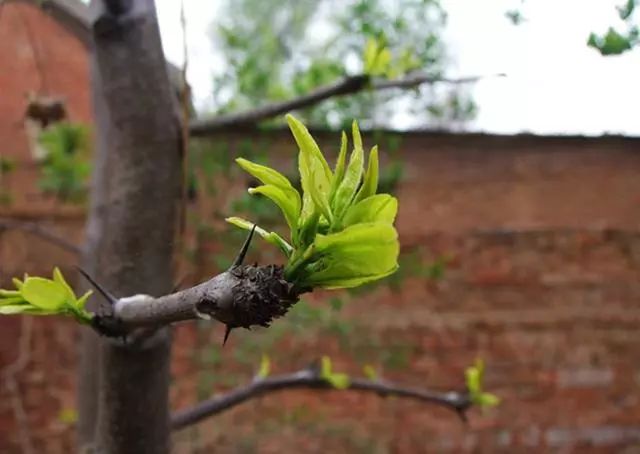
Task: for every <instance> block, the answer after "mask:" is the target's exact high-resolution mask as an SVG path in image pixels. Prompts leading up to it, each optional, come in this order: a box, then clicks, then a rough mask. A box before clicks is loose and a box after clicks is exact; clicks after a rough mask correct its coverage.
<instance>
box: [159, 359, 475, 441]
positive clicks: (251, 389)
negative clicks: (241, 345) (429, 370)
mask: <svg viewBox="0 0 640 454" xmlns="http://www.w3.org/2000/svg"><path fill="white" fill-rule="evenodd" d="M288 389H315V390H335V388H334V387H333V386H332V385H331V384H330V383H329V382H328V381H327V380H326V379H324V378H323V377H322V376H321V375H320V374H319V372H318V370H316V369H315V368H308V369H303V370H301V371H298V372H294V373H291V374H285V375H277V376H273V377H267V378H258V379H256V380H254V381H253V382H251V383H249V384H248V385H245V386H241V387H238V388H236V389H234V390H232V391H230V392H228V393H225V394H222V395H219V396H216V397H213V398H211V399H208V400H205V401H203V402H200V403H199V404H197V405H195V406H193V407H191V408H187V409H185V410H181V411H178V412H176V413H174V414H173V415H172V418H171V428H172V429H173V430H179V429H183V428H185V427H187V426H190V425H192V424H196V423H198V422H200V421H202V420H203V419H206V418H208V417H210V416H213V415H217V414H219V413H222V412H223V411H226V410H228V409H230V408H233V407H235V406H237V405H240V404H241V403H243V402H246V401H248V400H250V399H254V398H256V397H259V396H263V395H265V394H269V393H272V392H276V391H284V390H288ZM347 391H358V392H370V393H373V394H377V395H379V396H382V397H387V396H396V397H406V398H409V399H414V400H418V401H421V402H424V403H429V404H434V405H439V406H441V407H444V408H447V409H449V410H452V411H454V412H456V413H457V414H458V415H459V416H460V417H462V418H463V419H464V414H465V412H466V410H468V409H469V407H471V401H470V399H469V396H468V394H467V393H466V392H457V391H450V392H439V391H430V390H427V389H420V388H411V387H406V386H401V385H397V384H394V383H388V382H385V381H374V380H368V379H365V378H351V379H350V381H349V386H348V388H346V389H345V390H343V392H347Z"/></svg>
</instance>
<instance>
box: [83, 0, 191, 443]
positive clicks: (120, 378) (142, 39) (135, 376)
mask: <svg viewBox="0 0 640 454" xmlns="http://www.w3.org/2000/svg"><path fill="white" fill-rule="evenodd" d="M126 3H128V2H126ZM91 9H92V13H93V22H92V32H93V38H94V56H93V58H94V65H95V70H96V74H95V75H96V77H95V78H94V83H93V90H94V100H96V101H97V104H96V128H97V138H98V146H97V149H96V153H97V156H96V160H97V165H96V168H95V174H96V175H95V176H94V184H96V186H97V187H96V188H94V196H95V195H98V197H96V199H94V200H92V203H93V206H92V209H91V212H90V219H89V223H88V236H89V244H90V245H91V246H90V247H89V248H88V249H87V260H86V261H85V266H87V269H88V270H89V271H90V272H91V273H92V274H93V275H94V276H98V277H99V279H100V281H101V282H103V283H104V284H105V286H106V287H107V288H108V289H109V290H110V291H111V292H112V293H113V294H115V295H118V296H125V295H132V294H136V293H145V294H149V295H162V294H166V293H167V292H168V291H169V290H170V288H171V282H172V270H171V263H172V252H173V240H174V232H175V226H176V215H177V205H178V203H179V195H180V189H179V188H180V181H181V170H180V169H181V163H180V154H181V153H180V144H181V139H180V132H179V131H180V129H179V122H178V117H177V116H176V110H175V108H176V106H175V104H174V98H173V93H172V91H171V88H170V84H169V78H168V75H167V72H166V65H165V59H164V56H163V53H162V47H161V43H160V34H159V30H158V23H157V18H156V11H155V6H154V3H153V0H135V1H133V2H131V6H130V8H127V9H125V10H123V11H120V10H118V11H115V10H113V9H111V10H109V9H107V8H105V4H103V3H102V2H101V1H99V0H93V1H92V3H91ZM110 11H111V12H110ZM116 13H117V15H116ZM96 193H97V194H96ZM103 310H106V309H104V308H103ZM100 343H101V345H100V366H99V367H98V368H97V369H98V370H99V374H100V378H99V387H98V388H99V391H98V399H97V431H96V434H95V436H96V438H95V445H96V448H97V449H98V450H99V452H104V453H146V452H149V453H154V454H155V453H160V454H161V453H165V452H168V451H169V435H168V433H169V430H168V427H169V426H168V424H169V414H168V405H167V404H168V402H167V401H168V367H169V351H170V336H169V333H168V331H167V328H164V329H161V330H159V331H157V332H156V333H155V334H154V335H152V336H149V337H145V338H144V339H142V338H140V339H139V340H138V341H136V342H129V343H127V344H124V343H122V342H120V341H117V340H113V339H111V340H107V339H102V340H101V341H100ZM85 366H87V364H85ZM89 389H91V387H85V389H84V390H83V392H89V391H88V390H89ZM81 401H82V399H81ZM89 407H90V406H89V405H88V406H87V411H89V412H90V408H89ZM81 410H82V405H81ZM82 416H87V417H90V416H91V415H86V414H85V415H82ZM87 423H88V424H87V425H88V426H90V425H91V424H90V423H91V421H87ZM81 425H83V422H81Z"/></svg>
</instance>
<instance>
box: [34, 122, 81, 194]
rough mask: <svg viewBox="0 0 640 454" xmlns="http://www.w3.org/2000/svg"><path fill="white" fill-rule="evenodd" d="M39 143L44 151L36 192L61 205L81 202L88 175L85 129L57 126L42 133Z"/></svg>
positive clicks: (75, 126) (68, 124)
mask: <svg viewBox="0 0 640 454" xmlns="http://www.w3.org/2000/svg"><path fill="white" fill-rule="evenodd" d="M39 141H40V144H41V145H42V147H43V148H44V149H45V150H46V156H45V158H44V161H43V162H42V176H41V178H40V188H41V189H42V190H43V191H44V192H45V193H48V194H53V195H54V196H55V197H57V198H59V199H60V200H61V201H64V202H76V203H77V202H81V201H83V200H84V198H85V196H86V192H87V178H88V177H89V173H90V171H91V166H90V164H89V148H90V147H89V143H90V142H89V131H88V129H87V127H86V126H83V125H80V124H74V123H58V124H55V125H53V126H51V127H49V128H47V129H46V130H45V131H43V132H42V133H41V134H40V137H39Z"/></svg>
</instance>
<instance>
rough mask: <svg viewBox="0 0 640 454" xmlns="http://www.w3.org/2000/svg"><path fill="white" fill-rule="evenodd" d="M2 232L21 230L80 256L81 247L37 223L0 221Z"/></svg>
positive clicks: (10, 220)
mask: <svg viewBox="0 0 640 454" xmlns="http://www.w3.org/2000/svg"><path fill="white" fill-rule="evenodd" d="M2 230H20V231H22V232H26V233H29V234H31V235H34V236H37V237H39V238H42V239H43V240H45V241H47V242H49V243H51V244H55V245H56V246H58V247H60V248H62V249H64V250H66V251H69V252H71V253H73V254H80V252H81V250H80V247H79V246H77V245H76V244H74V243H72V242H71V241H68V240H66V239H65V238H63V237H61V236H60V235H57V234H56V233H53V232H52V231H50V230H49V229H47V228H45V227H43V226H41V225H40V224H37V223H35V222H21V221H14V220H12V219H0V231H2Z"/></svg>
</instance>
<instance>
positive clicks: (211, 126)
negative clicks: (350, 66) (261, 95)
mask: <svg viewBox="0 0 640 454" xmlns="http://www.w3.org/2000/svg"><path fill="white" fill-rule="evenodd" d="M496 76H503V74H497V75H496ZM484 77H486V76H472V77H463V78H460V79H450V78H442V77H433V76H429V75H426V74H422V73H416V74H411V75H408V76H406V77H404V78H401V79H395V80H381V81H376V80H373V79H371V77H370V76H368V75H366V74H360V75H356V76H347V77H345V78H344V79H342V80H339V81H338V82H334V83H332V84H329V85H326V86H324V87H320V88H317V89H315V90H313V91H312V92H310V93H307V94H305V95H302V96H300V97H298V98H294V99H290V100H288V101H281V102H275V103H271V104H267V105H265V106H262V107H258V108H256V109H253V110H249V111H246V112H240V113H236V114H229V115H219V116H216V117H213V118H207V119H202V120H194V121H192V122H191V123H190V124H189V131H190V133H191V135H193V136H194V137H202V136H207V135H210V134H212V133H215V132H216V131H220V130H221V129H225V128H229V127H240V126H251V125H255V124H257V123H259V122H261V121H264V120H268V119H269V118H273V117H276V116H278V115H282V114H285V113H287V112H290V111H292V110H297V109H303V108H306V107H311V106H314V105H316V104H319V103H321V102H322V101H325V100H327V99H329V98H333V97H337V96H345V95H352V94H355V93H358V92H360V91H364V90H365V89H370V90H388V89H390V88H401V89H409V88H415V87H417V86H419V85H422V84H435V83H448V84H463V83H470V82H476V81H478V80H480V79H482V78H484Z"/></svg>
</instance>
